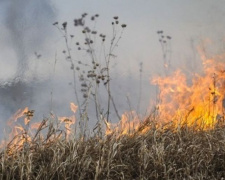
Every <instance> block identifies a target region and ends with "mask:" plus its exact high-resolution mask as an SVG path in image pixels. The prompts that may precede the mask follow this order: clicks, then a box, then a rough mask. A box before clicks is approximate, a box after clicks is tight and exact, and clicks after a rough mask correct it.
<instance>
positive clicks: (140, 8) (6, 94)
mask: <svg viewBox="0 0 225 180" xmlns="http://www.w3.org/2000/svg"><path fill="white" fill-rule="evenodd" d="M224 7H225V1H223V0H214V1H212V0H189V1H187V0H171V1H166V0H138V1H137V0H123V1H121V0H54V1H53V0H52V1H50V0H39V1H37V0H0V28H1V30H0V85H1V89H3V90H1V92H0V95H1V96H2V99H3V101H2V103H0V104H1V105H0V114H1V117H2V118H1V121H2V122H5V121H6V119H7V118H9V117H10V115H11V114H13V112H14V111H15V109H16V108H19V107H20V106H22V107H24V106H27V105H28V106H29V107H30V108H32V109H35V110H36V111H37V112H39V114H41V116H43V117H44V116H47V114H48V113H49V111H50V109H51V110H52V108H50V101H51V92H53V97H52V99H53V106H54V107H53V110H54V112H57V113H58V114H60V115H63V114H65V115H67V114H69V113H70V111H69V102H70V101H71V100H73V101H75V98H74V93H73V90H72V88H71V86H70V85H69V84H70V83H71V81H72V75H71V71H69V70H68V69H69V65H68V62H66V60H65V57H64V55H63V53H62V51H63V50H64V49H65V48H66V46H65V42H64V38H63V36H62V34H61V33H60V32H59V31H58V29H57V28H56V27H54V26H53V25H52V24H53V23H54V22H56V21H57V22H59V25H60V26H61V24H62V23H63V22H65V21H66V22H68V33H70V34H74V36H75V37H74V38H75V41H74V42H70V45H71V48H73V49H75V48H76V46H75V42H76V40H81V39H82V33H81V32H80V30H79V28H78V29H75V28H74V26H73V20H74V19H75V18H79V17H80V16H81V14H82V13H84V12H86V13H88V15H89V16H88V19H90V16H92V15H95V14H99V15H100V16H99V18H98V19H97V21H96V25H95V26H96V29H97V30H99V31H100V32H104V33H105V34H106V35H107V38H108V39H107V40H106V44H108V46H109V45H110V37H111V35H112V25H111V23H112V21H113V17H114V16H119V21H120V23H121V24H122V23H125V24H127V28H126V29H125V30H124V33H123V35H122V38H121V40H120V42H119V45H118V47H117V49H116V50H115V52H114V53H115V55H116V56H117V58H116V59H115V60H114V61H113V62H112V95H113V96H114V99H115V100H116V104H117V106H118V109H119V113H121V114H122V113H123V112H124V111H127V110H134V109H137V103H138V101H139V100H138V99H139V94H140V92H141V105H140V106H141V108H140V109H142V113H145V112H146V110H147V109H148V105H149V103H150V101H151V99H154V98H155V97H156V96H157V95H156V90H155V87H153V86H152V85H150V79H151V77H152V76H154V75H165V69H164V66H163V63H164V59H163V49H162V46H161V44H160V42H159V36H158V34H157V31H159V30H160V31H161V30H163V32H164V35H165V36H167V35H168V36H170V37H172V39H171V40H170V41H168V44H167V47H166V48H167V51H168V53H169V54H168V56H167V58H168V59H169V61H170V64H171V66H170V71H171V72H172V71H174V70H175V69H177V68H180V69H182V70H186V71H191V72H198V71H199V69H200V67H199V66H200V59H199V56H198V52H197V47H198V46H206V47H207V55H208V56H213V55H214V54H216V53H220V52H222V51H224V48H225V43H224V40H225V31H224V29H225V18H224V17H225V8H224ZM87 23H90V24H91V23H92V22H91V21H87ZM91 26H93V24H91ZM118 29H119V28H118ZM118 32H120V31H119V30H118ZM35 52H36V55H35ZM39 54H40V55H41V57H40V58H37V55H39ZM78 55H79V54H78ZM78 55H77V54H76V51H74V56H75V57H76V58H77V57H78ZM80 58H86V56H85V55H80ZM56 59H57V64H56V66H55V70H54V63H55V60H56ZM140 63H143V71H142V74H141V75H142V76H141V82H142V84H141V85H140V72H139V69H140ZM18 77H20V80H18V79H19V78H18ZM15 81H19V82H22V85H20V86H18V85H12V84H13V83H12V82H15ZM140 86H141V88H140ZM4 88H5V89H4ZM7 88H9V89H10V88H11V89H14V90H8V89H7ZM31 89H32V90H31ZM18 96H19V97H23V98H18ZM29 96H30V97H29ZM104 97H105V96H104V95H103V96H102V101H103V102H104V101H105V100H104ZM75 103H76V102H75ZM22 107H21V108H22ZM112 114H113V113H112ZM38 118H40V117H38ZM112 119H113V117H112Z"/></svg>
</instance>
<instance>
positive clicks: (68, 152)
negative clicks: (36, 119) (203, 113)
mask: <svg viewBox="0 0 225 180" xmlns="http://www.w3.org/2000/svg"><path fill="white" fill-rule="evenodd" d="M48 128H49V129H48V133H47V134H46V136H45V138H41V137H40V136H39V134H38V135H37V134H36V135H35V136H34V137H32V141H31V142H30V143H28V145H27V143H26V144H24V145H23V146H20V147H16V146H12V144H8V146H7V147H6V148H5V150H2V152H1V155H0V156H1V164H0V177H1V179H4V180H7V179H41V180H44V179H46V180H50V179H113V180H114V179H223V178H224V177H225V148H224V147H225V130H224V128H222V127H220V128H216V129H214V130H210V131H193V130H191V129H186V128H183V129H180V130H179V131H175V132H174V131H172V130H171V129H170V128H167V129H160V128H158V129H157V128H154V127H152V128H151V130H149V131H148V132H147V133H145V134H140V133H135V134H133V135H131V136H120V137H119V138H116V137H115V136H114V135H110V136H107V137H104V138H99V137H97V136H94V137H89V138H87V139H86V140H84V139H73V140H69V141H67V140H65V138H64V136H63V133H61V132H57V131H56V129H54V127H53V126H50V125H49V126H48ZM38 133H41V131H39V132H38ZM25 145H26V146H25Z"/></svg>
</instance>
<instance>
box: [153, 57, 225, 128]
mask: <svg viewBox="0 0 225 180" xmlns="http://www.w3.org/2000/svg"><path fill="white" fill-rule="evenodd" d="M202 58H203V69H204V73H203V75H200V74H195V75H194V76H193V79H192V81H191V82H190V83H188V80H187V77H186V76H185V74H184V73H182V72H181V71H180V70H177V71H176V72H174V73H173V74H172V75H170V76H168V77H156V78H154V79H153V80H152V83H153V84H156V85H158V87H159V90H160V94H159V101H160V102H159V103H158V105H157V108H158V111H159V117H158V118H159V119H158V120H159V121H160V122H170V121H172V122H173V123H175V124H176V126H177V127H178V126H184V125H185V126H188V127H194V126H195V127H196V128H201V129H211V128H213V127H214V126H215V125H216V124H218V123H219V121H220V120H221V117H224V108H225V99H224V95H225V69H224V67H225V63H223V62H219V61H216V60H214V59H206V58H205V57H204V56H202Z"/></svg>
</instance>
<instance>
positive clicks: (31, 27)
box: [3, 0, 55, 79]
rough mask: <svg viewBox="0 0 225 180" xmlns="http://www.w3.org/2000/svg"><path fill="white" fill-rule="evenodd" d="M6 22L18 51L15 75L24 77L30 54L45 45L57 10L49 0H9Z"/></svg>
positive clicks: (12, 44) (6, 4)
mask: <svg viewBox="0 0 225 180" xmlns="http://www.w3.org/2000/svg"><path fill="white" fill-rule="evenodd" d="M5 6H6V9H7V10H6V14H5V17H4V20H3V21H4V24H5V27H6V28H7V31H8V38H9V39H10V40H11V47H12V48H13V50H14V51H15V53H16V57H17V70H16V73H15V77H17V78H19V79H23V78H24V75H25V73H26V72H27V71H28V69H29V66H28V65H29V62H28V61H29V56H30V55H31V54H33V53H34V51H37V50H40V49H42V48H43V47H44V44H45V41H46V39H47V38H48V36H50V31H49V27H50V26H51V22H53V21H54V18H55V12H54V10H53V7H52V5H51V3H50V1H49V0H38V1H36V0H19V1H18V0H8V1H7V3H5Z"/></svg>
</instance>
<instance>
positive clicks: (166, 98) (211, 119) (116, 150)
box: [0, 13, 225, 180]
mask: <svg viewBox="0 0 225 180" xmlns="http://www.w3.org/2000/svg"><path fill="white" fill-rule="evenodd" d="M86 16H87V14H86V13H85V14H83V15H82V17H81V18H80V19H75V21H74V23H75V24H74V25H75V26H82V27H83V31H82V32H83V34H84V36H85V43H84V44H85V45H86V46H87V48H82V47H80V43H79V42H77V43H76V45H77V46H79V47H78V50H79V51H85V52H87V53H89V54H90V55H91V56H90V57H91V65H90V66H89V67H90V69H89V70H88V71H87V78H86V76H84V72H85V71H82V72H81V71H80V70H81V69H80V68H81V67H82V66H81V65H85V64H83V62H81V61H78V62H77V64H75V62H76V61H74V59H73V56H72V53H71V48H69V45H68V39H69V37H70V38H71V39H72V38H74V36H73V35H70V36H69V35H68V32H67V23H66V22H64V23H63V24H62V26H63V28H60V26H58V22H56V23H54V26H56V27H57V28H58V30H59V31H60V32H61V33H62V34H63V37H64V38H65V42H66V47H67V48H66V49H67V52H66V51H65V50H64V51H63V53H64V54H65V55H66V59H67V60H68V61H69V62H70V64H71V68H70V69H71V70H72V71H73V80H74V82H73V85H74V93H75V96H76V102H77V105H75V104H74V103H70V108H71V112H72V115H71V116H69V117H57V116H56V115H54V114H51V116H50V117H49V118H47V119H44V120H43V121H42V122H40V123H33V122H32V117H33V114H34V111H33V110H29V109H28V108H25V109H24V110H18V111H17V112H16V114H15V115H14V116H13V117H12V118H11V119H10V121H9V122H8V125H9V126H10V127H11V128H12V136H9V140H10V141H5V142H3V143H2V147H1V152H0V158H1V160H0V178H1V179H4V180H11V179H31V180H32V179H40V180H45V179H46V180H49V179H79V180H82V179H95V180H97V179H100V180H101V179H109V180H110V179H113V180H114V179H126V180H127V179H131V180H133V179H142V180H145V179H146V180H147V179H160V180H161V179H210V180H211V179H224V178H225V148H224V147H225V130H224V109H225V97H224V95H225V71H224V66H225V64H224V63H223V61H221V60H223V59H224V56H223V57H222V56H221V57H222V58H215V59H213V58H212V59H207V58H206V57H205V56H204V55H202V64H203V69H204V70H203V72H202V73H199V74H193V75H192V79H191V80H188V78H187V76H185V74H184V73H182V72H181V71H180V70H178V71H176V72H174V73H173V74H171V75H169V74H168V75H167V76H166V77H156V78H154V79H153V80H152V83H154V84H156V85H157V86H158V87H159V98H158V102H156V104H155V106H154V107H155V111H154V113H152V114H150V115H149V116H148V117H145V118H143V119H144V120H143V121H142V120H141V118H140V115H138V114H137V113H136V112H135V111H131V112H126V113H124V114H123V115H122V116H121V117H120V114H119V113H118V110H117V108H116V105H115V102H114V100H113V98H112V94H111V90H110V80H111V78H110V74H109V68H110V66H109V65H110V61H111V58H112V57H113V58H114V55H113V53H112V52H113V50H114V49H115V47H117V45H118V42H119V40H120V39H121V35H122V33H123V30H124V28H125V27H126V25H125V24H122V25H121V27H122V30H121V34H120V36H117V34H116V32H117V29H118V26H117V25H118V24H119V22H118V21H117V19H118V17H114V21H115V22H114V21H113V22H112V27H113V37H112V40H111V43H110V48H109V54H108V55H107V56H104V58H105V59H104V58H103V59H104V60H105V65H104V66H102V64H101V61H100V60H99V59H96V57H97V56H96V54H95V51H94V46H93V47H92V45H93V43H94V41H93V40H92V39H95V35H96V33H97V32H96V31H91V30H90V29H89V28H88V27H86V26H84V24H83V23H84V22H85V21H84V18H85V17H86ZM97 17H98V15H97V14H96V15H95V16H92V17H91V20H92V21H94V20H95V19H96V18H97ZM90 32H91V35H90V34H88V33H90ZM158 33H159V34H162V31H158ZM105 37H106V36H105V35H103V34H100V38H101V41H102V47H104V43H105ZM163 37H164V36H163ZM170 39H171V37H170V36H167V40H170ZM161 40H162V39H161ZM160 42H163V43H164V44H165V43H167V42H166V41H165V42H164V41H160ZM163 53H165V52H163ZM200 54H203V53H200ZM164 57H165V58H166V55H165V54H164ZM164 60H165V62H164V66H165V68H167V69H168V68H169V64H170V62H169V61H168V62H167V61H166V59H164ZM217 60H219V61H217ZM89 63H90V62H89ZM167 64H168V65H167ZM55 65H56V60H55ZM55 65H54V66H55ZM75 65H77V67H76V68H75ZM141 66H142V65H141ZM85 67H86V66H85ZM84 70H85V69H84ZM140 72H142V69H141V70H140ZM166 72H167V71H166ZM168 72H169V71H168ZM76 73H78V76H77V74H76ZM78 77H79V81H80V86H81V88H82V89H81V93H82V95H83V98H84V100H83V102H82V103H81V101H79V96H78V91H77V89H76V87H77V86H76V80H77V78H78ZM100 86H102V87H104V88H105V89H106V93H107V96H108V97H107V99H108V100H107V102H106V103H105V104H100V102H101V101H99V96H100V95H101V93H100V92H99V91H100V89H99V88H100ZM140 92H141V91H140ZM52 94H53V93H52V92H51V95H52ZM90 100H92V101H94V104H95V110H96V119H97V123H96V127H94V129H93V133H92V134H91V135H88V133H87V131H89V130H87V129H86V125H87V121H88V120H89V115H88V108H90V107H89V101H90ZM51 105H52V97H51ZM111 106H112V107H113V109H114V110H115V112H116V114H117V116H118V118H119V119H120V121H119V122H118V124H112V123H110V120H111V119H112V117H110V110H111V109H112V108H110V107H111ZM103 107H104V108H106V109H104V108H103ZM77 114H78V115H77ZM22 117H24V125H21V124H19V125H18V124H16V123H17V120H18V119H21V118H22ZM113 118H114V117H113Z"/></svg>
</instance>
